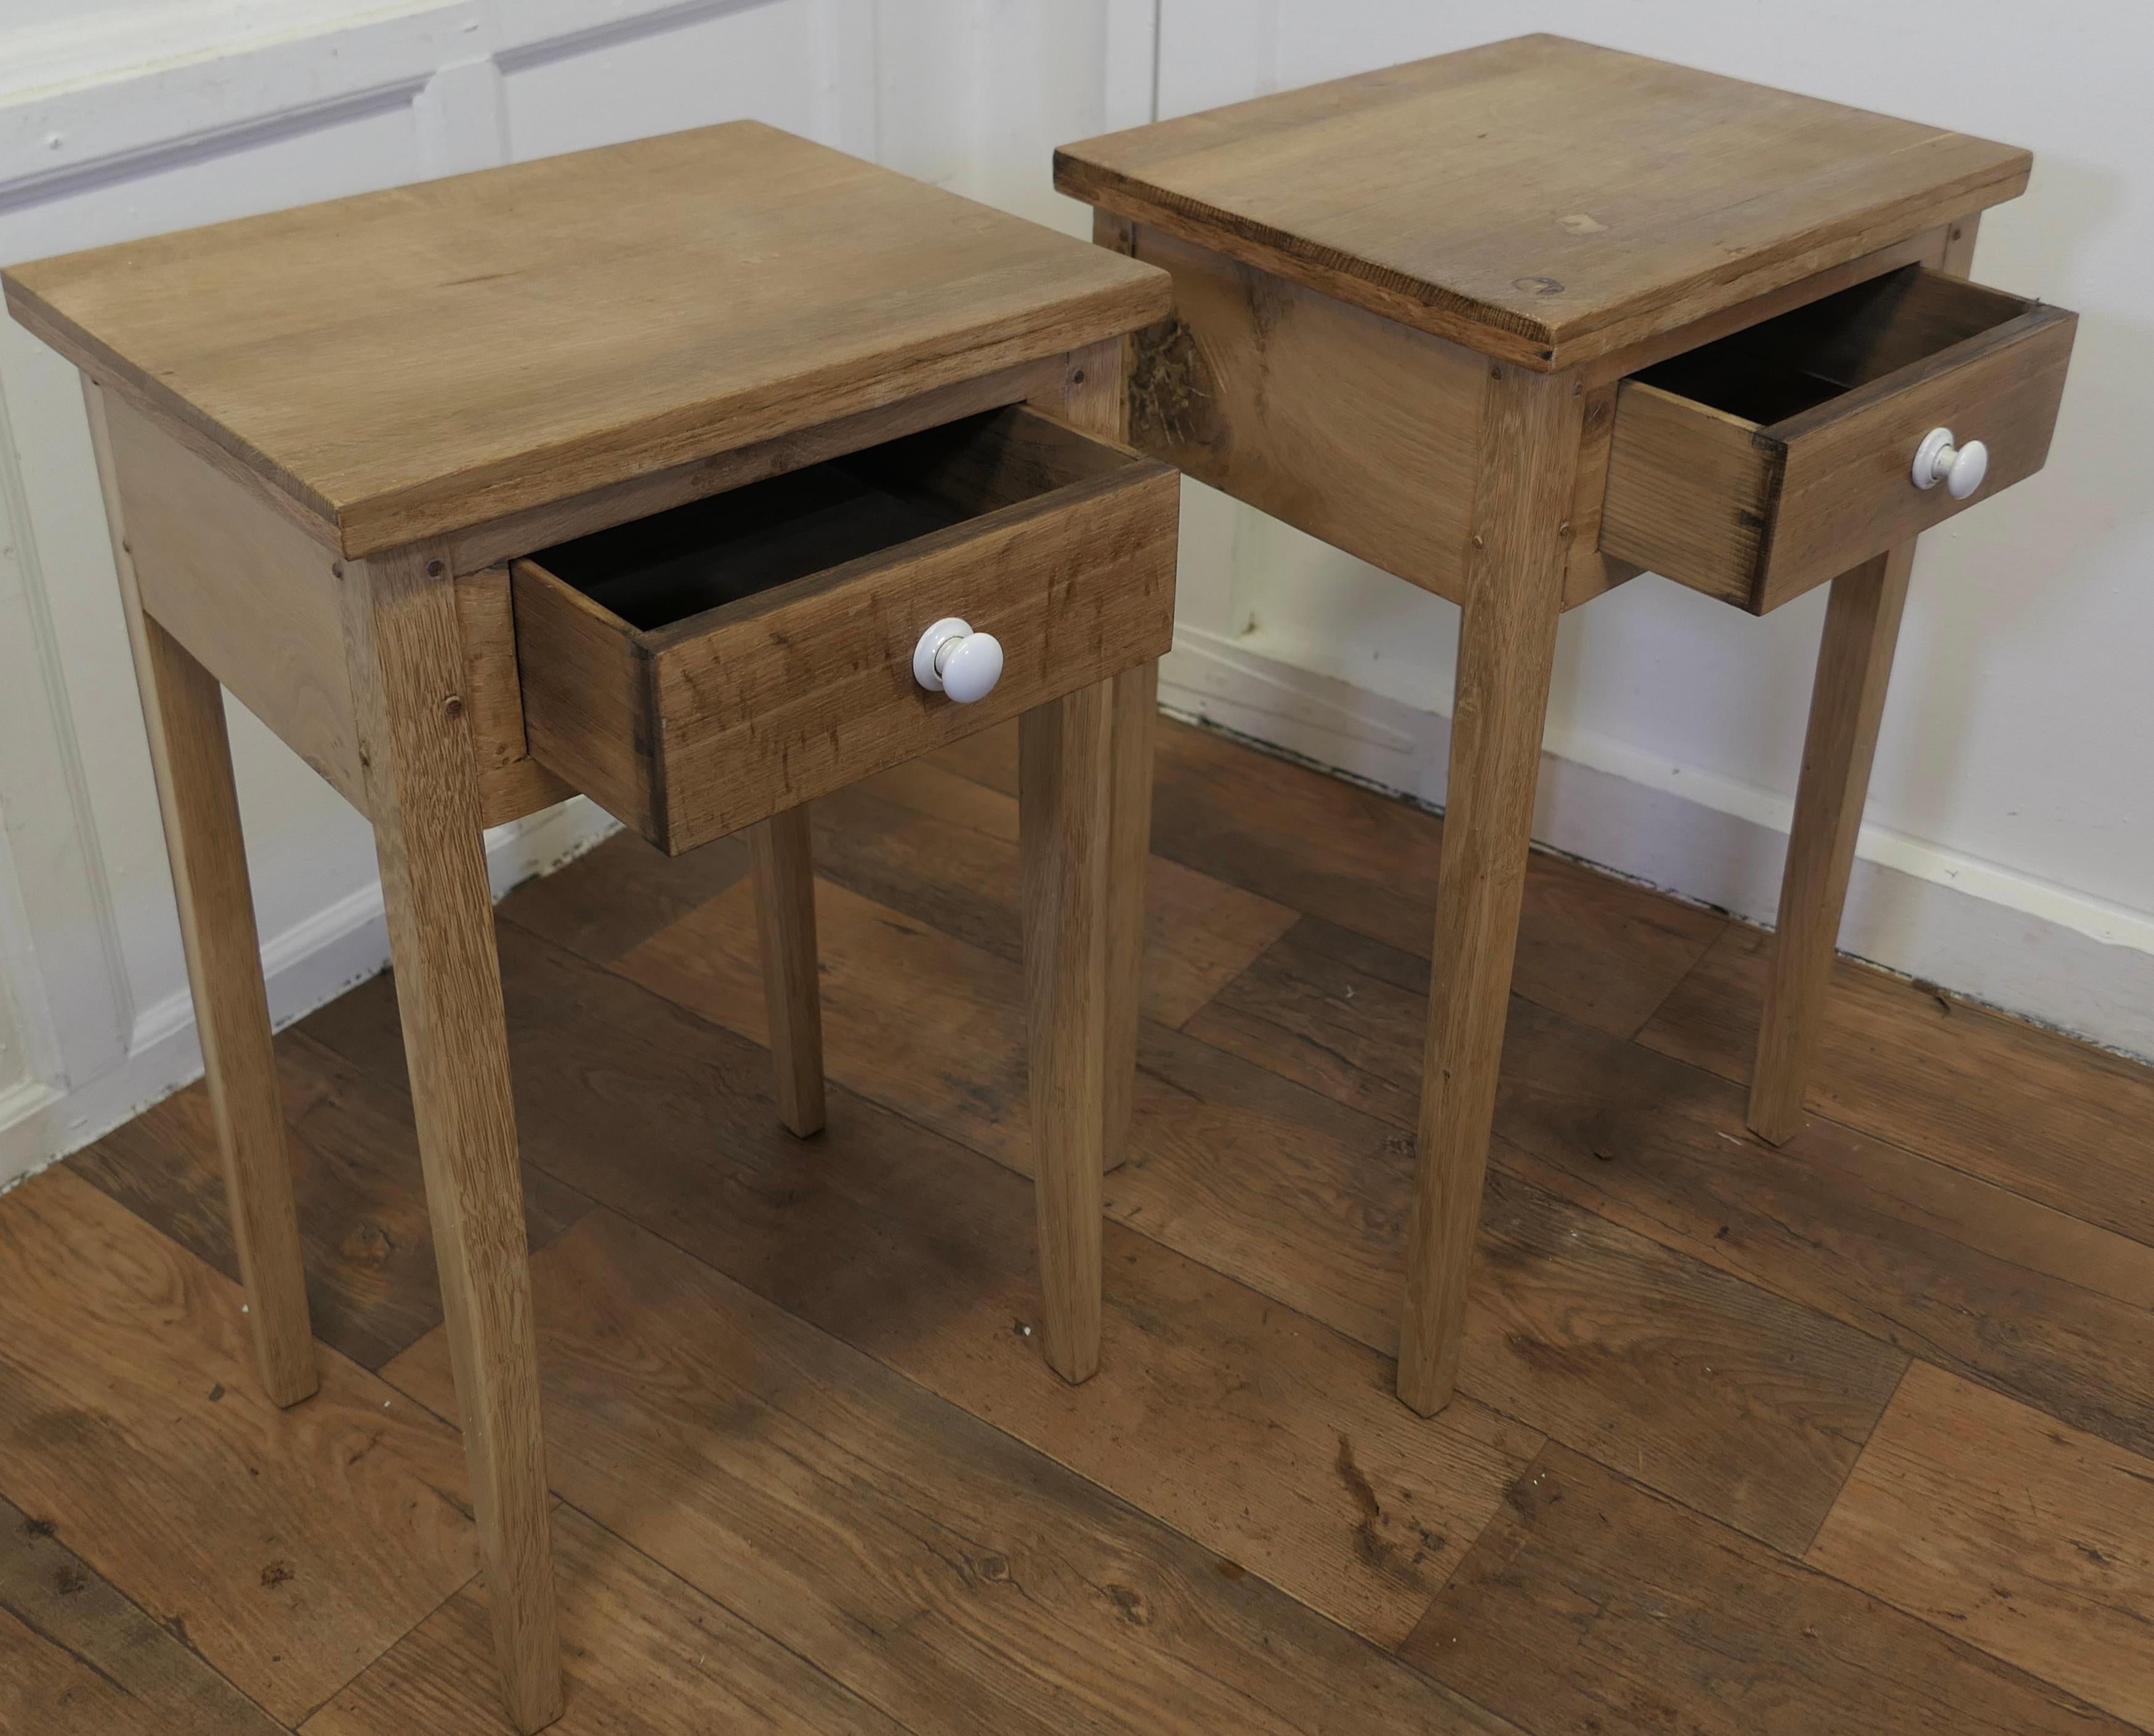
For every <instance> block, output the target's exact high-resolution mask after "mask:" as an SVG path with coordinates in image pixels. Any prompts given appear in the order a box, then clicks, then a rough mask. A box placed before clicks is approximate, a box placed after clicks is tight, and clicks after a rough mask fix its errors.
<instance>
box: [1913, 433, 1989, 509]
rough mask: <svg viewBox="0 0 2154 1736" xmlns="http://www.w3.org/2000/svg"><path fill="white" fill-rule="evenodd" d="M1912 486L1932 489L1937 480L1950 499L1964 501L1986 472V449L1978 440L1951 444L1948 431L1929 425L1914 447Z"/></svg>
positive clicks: (1987, 469) (1978, 484)
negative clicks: (1962, 443) (1962, 444)
mask: <svg viewBox="0 0 2154 1736" xmlns="http://www.w3.org/2000/svg"><path fill="white" fill-rule="evenodd" d="M1914 474H1915V486H1916V487H1917V488H1936V487H1937V484H1938V483H1943V484H1944V485H1945V493H1947V494H1949V495H1951V496H1952V498H1953V499H1954V500H1965V499H1966V498H1968V495H1970V494H1972V493H1974V491H1975V490H1976V489H1977V488H1980V487H1981V486H1982V479H1983V477H1986V476H1988V474H1989V448H1988V447H1986V446H1984V445H1983V443H1982V442H1980V441H1978V440H1970V441H1968V443H1967V444H1966V445H1965V446H1955V445H1953V444H1952V430H1951V429H1949V428H1932V429H1931V430H1930V431H1929V432H1928V433H1927V434H1925V435H1924V436H1923V437H1922V444H1921V445H1920V446H1918V447H1916V448H1915V472H1914Z"/></svg>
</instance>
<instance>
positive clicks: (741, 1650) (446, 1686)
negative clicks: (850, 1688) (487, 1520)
mask: <svg viewBox="0 0 2154 1736" xmlns="http://www.w3.org/2000/svg"><path fill="white" fill-rule="evenodd" d="M554 1572H555V1575H556V1578H557V1579H558V1580H559V1585H560V1588H561V1645H562V1648H563V1651H564V1654H565V1658H566V1668H565V1673H566V1675H567V1677H568V1711H567V1713H565V1714H564V1716H563V1718H562V1719H561V1721H560V1722H559V1723H557V1724H554V1725H552V1726H551V1727H550V1728H551V1729H552V1731H553V1732H554V1736H600V1733H606V1736H625V1733H630V1732H632V1733H634V1736H707V1733H710V1732H713V1731H732V1730H754V1731H760V1732H767V1733H768V1736H904V1732H905V1728H906V1727H905V1726H904V1725H902V1724H901V1723H897V1722H896V1720H895V1719H893V1718H888V1717H886V1716H885V1715H884V1714H883V1713H880V1712H878V1711H876V1710H875V1708H873V1707H872V1706H870V1705H869V1704H867V1703H866V1702H865V1701H863V1700H861V1699H860V1698H859V1697H858V1696H857V1695H855V1694H853V1693H849V1692H847V1691H846V1690H845V1688H844V1687H840V1685H839V1684H838V1683H837V1682H834V1681H832V1680H831V1679H830V1677H828V1676H826V1675H824V1673H823V1672H821V1671H820V1670H819V1669H817V1668H816V1667H814V1665H813V1664H811V1663H809V1662H807V1661H806V1660H805V1659H804V1658H801V1657H797V1656H795V1655H794V1653H792V1652H789V1651H787V1650H786V1649H785V1648H784V1647H783V1646H781V1645H779V1644H778V1642H776V1641H774V1640H773V1639H771V1638H770V1637H769V1636H768V1635H766V1634H763V1633H762V1632H760V1631H758V1630H757V1629H755V1628H753V1627H751V1626H749V1625H748V1623H747V1622H745V1621H742V1620H741V1619H740V1617H739V1616H736V1615H734V1614H733V1613H732V1611H730V1610H728V1609H727V1607H726V1606H725V1605H724V1604H723V1603H722V1602H720V1601H718V1600H717V1599H716V1598H712V1597H707V1596H704V1594H703V1593H702V1592H701V1591H698V1590H696V1588H695V1587H694V1586H692V1585H689V1584H688V1583H687V1581H686V1580H682V1579H680V1578H679V1577H677V1576H676V1575H673V1574H671V1573H668V1572H667V1571H666V1570H665V1569H664V1568H662V1567H661V1566H660V1565H658V1564H657V1563H656V1562H655V1561H653V1560H651V1558H650V1557H649V1556H648V1555H644V1554H643V1553H642V1552H641V1550H636V1549H635V1548H632V1547H631V1546H630V1545H628V1544H625V1543H624V1542H622V1541H621V1540H620V1539H619V1538H618V1537H615V1535H614V1534H612V1533H611V1532H610V1531H608V1530H606V1529H605V1528H604V1527H602V1526H600V1525H599V1524H596V1523H595V1521H594V1520H592V1519H590V1518H588V1517H586V1516H585V1515H584V1514H581V1513H579V1512H578V1511H576V1509H574V1508H573V1507H567V1506H563V1507H559V1508H556V1509H554ZM300 1728H301V1730H302V1731H303V1732H304V1736H434V1733H436V1732H440V1733H442V1736H448V1733H452V1732H453V1733H455V1736H467V1733H470V1736H477V1733H479V1732H498V1733H502V1736H513V1729H514V1727H513V1725H512V1724H510V1723H509V1722H508V1718H507V1716H506V1715H505V1714H504V1713H503V1711H502V1708H501V1699H500V1696H499V1694H498V1693H496V1691H495V1688H494V1670H493V1633H492V1631H490V1630H489V1628H488V1627H487V1606H486V1588H485V1586H484V1585H483V1583H482V1582H481V1581H479V1580H473V1581H472V1583H471V1584H470V1585H467V1586H465V1587H464V1589H463V1590H461V1591H459V1592H458V1593H457V1595H456V1596H454V1597H452V1598H451V1599H450V1600H449V1601H447V1603H445V1604H443V1605H442V1607H441V1608H440V1609H438V1610H436V1611H435V1612H434V1613H433V1614H432V1615H431V1616H428V1617H427V1618H426V1620H425V1621H422V1622H421V1623H420V1624H419V1626H416V1628H414V1629H413V1630H412V1631H411V1633H410V1634H408V1635H407V1636H406V1637H405V1638H404V1639H402V1640H401V1641H400V1642H398V1643H397V1644H396V1646H395V1647H392V1648H391V1649H390V1651H389V1652H387V1653H386V1654H385V1656H383V1657H381V1658H380V1659H379V1660H378V1661H377V1662H375V1663H374V1664H372V1665H370V1667H368V1668H367V1670H366V1671H365V1673H364V1674H362V1675H361V1676H360V1677H359V1678H358V1679H357V1680H356V1681H355V1682H352V1683H351V1684H350V1686H349V1687H345V1689H344V1690H343V1692H341V1693H339V1694H338V1695H337V1696H336V1698H334V1699H333V1700H332V1701H330V1702H329V1704H328V1705H326V1706H324V1707H323V1708H322V1709H321V1710H320V1711H319V1712H317V1713H315V1714H314V1716H313V1717H312V1718H309V1719H308V1720H307V1721H306V1723H304V1724H303V1725H301V1726H300Z"/></svg>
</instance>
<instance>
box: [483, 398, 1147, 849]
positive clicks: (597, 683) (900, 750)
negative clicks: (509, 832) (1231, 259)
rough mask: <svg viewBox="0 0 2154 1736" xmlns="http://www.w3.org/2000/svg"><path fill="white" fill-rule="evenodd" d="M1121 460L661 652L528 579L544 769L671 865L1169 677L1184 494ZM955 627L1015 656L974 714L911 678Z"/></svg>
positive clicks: (673, 641)
mask: <svg viewBox="0 0 2154 1736" xmlns="http://www.w3.org/2000/svg"><path fill="white" fill-rule="evenodd" d="M1019 414H1023V413H1022V412H1019ZM1057 436H1058V437H1060V438H1067V439H1073V440H1083V439H1085V437H1083V436H1081V435H1076V434H1074V432H1072V431H1068V430H1061V429H1059V428H1058V430H1057ZM1095 444H1097V443H1095ZM1110 451H1116V452H1118V451H1119V449H1110ZM1124 456H1125V458H1126V462H1119V463H1118V464H1117V466H1116V467H1115V468H1114V469H1113V470H1112V471H1111V472H1110V473H1107V474H1104V475H1093V476H1090V477H1085V478H1083V479H1081V480H1079V481H1077V482H1075V483H1070V484H1069V485H1067V486H1064V487H1060V488H1054V489H1052V490H1050V491H1049V492H1047V493H1042V494H1039V495H1037V496H1035V497H1034V498H1029V499H1026V500H1023V501H1022V502H1019V503H1015V504H1012V505H1008V506H1003V507H1000V508H994V509H993V510H990V511H988V512H987V513H984V514H983V515H982V516H979V517H977V518H968V519H965V520H963V521H962V522H960V523H955V524H952V525H949V526H947V527H946V528H942V529H938V530H936V531H933V532H932V533H930V534H927V535H925V536H922V537H920V538H917V539H914V540H911V541H909V542H906V543H904V544H900V545H898V546H896V547H895V548H892V549H888V550H886V551H884V552H881V553H878V554H870V555H866V556H864V557H861V558H859V559H854V560H851V561H849V562H846V563H845V564H843V565H840V566H837V567H834V568H831V569H827V570H825V571H823V572H819V573H816V574H811V575H809V576H807V577H804V578H802V579H799V580H792V581H790V582H789V583H786V584H784V585H779V586H778V587H777V588H776V589H773V590H769V591H767V592H764V593H763V594H761V595H753V596H750V597H748V598H745V599H743V600H740V601H738V602H736V603H732V604H729V605H726V606H724V607H722V608H720V609H716V610H710V611H708V612H707V613H705V614H702V615H693V616H691V617H689V618H688V619H687V620H681V621H679V622H676V623H675V624H672V625H666V626H661V627H658V628H656V629H652V630H648V631H637V630H635V629H633V628H630V627H627V626H626V625H625V623H622V622H620V621H619V620H616V619H615V618H614V617H612V616H611V615H609V614H608V613H607V611H606V610H605V609H603V608H602V607H600V606H599V605H596V604H595V603H594V602H593V601H592V600H590V598H589V597H587V596H584V595H580V594H579V592H578V591H576V590H574V589H573V588H572V587H571V586H569V585H568V584H566V583H564V581H563V580H561V579H560V578H559V577H557V576H555V574H554V573H553V572H552V571H550V570H549V569H547V567H546V566H545V565H544V564H541V563H540V562H537V561H519V562H518V563H516V564H515V567H514V569H513V571H514V582H515V605H516V617H517V643H518V661H519V663H520V665H521V666H522V671H523V695H524V723H525V730H526V733H527V735H528V739H529V742H530V745H531V751H532V753H533V755H534V757H536V758H538V759H539V760H540V761H541V762H542V763H544V764H546V765H548V766H549V767H551V768H553V769H554V770H556V771H558V772H559V773H561V774H563V775H564V776H565V777H567V778H568V779H569V780H570V781H571V782H573V783H574V784H576V785H577V786H578V787H579V789H583V790H584V791H585V792H586V793H587V794H590V795H591V796H592V797H593V798H594V799H595V800H597V801H598V802H599V803H600V805H602V806H604V807H605V808H606V809H608V810H609V811H610V812H612V813H613V814H615V815H616V816H617V817H619V818H620V819H621V820H622V821H624V822H625V824H627V825H632V826H634V827H635V829H636V830H639V831H641V832H642V833H643V835H645V836H646V837H647V838H649V839H650V840H651V841H652V842H653V843H655V844H657V845H660V846H661V848H663V849H666V850H671V851H674V852H676V853H677V852H678V851H681V850H687V849H690V848H692V847H693V846H695V845H698V844H702V843H706V842H708V841H709V840H712V839H715V838H719V837H722V836H724V835H727V833H730V832H733V831H736V830H739V829H740V828H741V827H743V826H744V825H751V824H753V822H755V821H757V820H759V819H765V818H767V817H768V816H769V815H770V814H773V813H777V812H778V811H780V810H781V809H786V808H789V807H791V806H793V805H794V804H797V803H799V802H802V801H805V800H808V799H812V798H814V797H816V796H819V795H823V794H828V793H829V792H830V791H832V790H835V789H841V788H843V787H844V786H845V785H846V784H850V783H853V782H855V780H856V779H860V778H864V777H866V776H868V775H870V774H872V773H875V772H877V771H880V770H882V769H884V768H886V767H889V766H891V765H895V764H897V763H901V762H902V761H904V760H906V759H910V758H913V757H915V756H916V755H918V754H921V753H926V752H928V751H930V750H932V749H933V748H937V747H939V746H942V744H944V743H947V742H951V741H954V740H956V739H957V738H960V737H962V736H964V735H967V734H970V733H973V732H974V731H977V730H980V729H984V728H989V727H991V726H993V725H994V724H996V723H998V722H1003V721H1004V720H1006V719H1008V718H1010V717H1015V716H1016V715H1018V713H1019V712H1023V711H1027V710H1029V709H1030V708H1031V707H1034V706H1036V705H1039V704H1041V703H1043V702H1045V701H1048V700H1050V699H1055V698H1059V697H1061V696H1062V695H1064V694H1065V693H1069V692H1073V691H1074V690H1075V689H1077V688H1079V687H1085V686H1087V685H1090V684H1091V683H1093V682H1099V681H1103V680H1105V679H1106V678H1108V677H1111V676H1114V675H1116V674H1118V673H1120V671H1123V670H1125V669H1128V668H1130V667H1132V666H1135V665H1136V664H1138V663H1140V662H1142V661H1146V660H1148V659H1151V658H1156V657H1158V656H1162V655H1163V654H1164V653H1165V652H1166V651H1167V650H1168V648H1169V647H1170V646H1171V641H1172V636H1173V616H1174V564H1175V540H1176V521H1177V508H1178V502H1179V492H1178V488H1179V485H1178V479H1177V477H1176V475H1175V473H1174V472H1172V471H1171V469H1169V468H1167V467H1166V466H1164V465H1161V464H1157V463H1155V462H1151V461H1148V460H1144V459H1141V458H1138V457H1136V455H1135V454H1127V455H1124ZM947 616H958V617H962V619H963V620H966V621H967V622H968V623H969V624H970V625H971V626H972V629H973V631H976V632H982V633H992V634H993V635H994V636H995V637H996V638H997V639H998V640H999V641H1001V644H1002V646H1003V672H1002V675H1001V677H1000V679H999V680H998V682H997V683H996V685H995V687H994V688H993V691H992V692H989V693H988V695H987V697H984V698H983V699H981V700H979V701H977V702H974V703H972V704H970V705H959V704H957V703H954V702H952V701H951V700H950V699H949V698H948V697H946V696H944V695H942V694H938V693H931V692H927V691H926V690H925V689H924V688H922V687H921V686H920V684H919V682H917V681H916V679H915V677H914V675H913V667H912V660H913V651H914V648H915V646H916V644H917V643H918V641H919V639H920V636H921V633H922V632H923V631H925V630H926V628H928V627H929V626H930V625H932V624H934V623H935V622H936V621H937V620H942V619H943V618H945V617H947Z"/></svg>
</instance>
